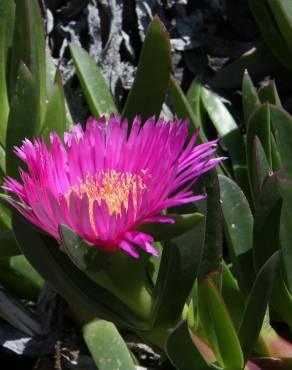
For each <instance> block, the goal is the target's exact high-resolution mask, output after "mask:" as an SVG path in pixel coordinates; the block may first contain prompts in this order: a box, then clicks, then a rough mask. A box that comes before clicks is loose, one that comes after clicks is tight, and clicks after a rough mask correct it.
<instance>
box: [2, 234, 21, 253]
mask: <svg viewBox="0 0 292 370" xmlns="http://www.w3.org/2000/svg"><path fill="white" fill-rule="evenodd" d="M0 244H1V248H0V258H7V257H13V256H18V255H19V254H21V251H20V249H19V247H18V245H17V243H16V240H15V237H14V234H13V232H12V231H11V230H0Z"/></svg>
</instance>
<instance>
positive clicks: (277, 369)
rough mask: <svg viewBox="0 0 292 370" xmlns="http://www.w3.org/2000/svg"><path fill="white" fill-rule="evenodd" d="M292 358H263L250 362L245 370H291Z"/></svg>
mask: <svg viewBox="0 0 292 370" xmlns="http://www.w3.org/2000/svg"><path fill="white" fill-rule="evenodd" d="M291 368H292V359H291V358H275V357H261V358H255V359H252V360H251V361H248V363H247V364H246V367H245V370H265V369H269V370H290V369H291Z"/></svg>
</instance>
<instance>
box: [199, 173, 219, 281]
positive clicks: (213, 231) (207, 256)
mask: <svg viewBox="0 0 292 370" xmlns="http://www.w3.org/2000/svg"><path fill="white" fill-rule="evenodd" d="M204 182H205V189H206V194H207V208H206V210H202V211H201V210H200V208H199V211H201V212H202V213H204V214H206V216H205V217H206V235H205V242H204V250H203V255H202V260H201V264H200V270H199V280H202V279H204V278H205V277H206V276H207V275H209V274H210V273H211V272H214V271H219V270H221V259H222V229H223V219H222V210H221V203H220V188H219V180H218V176H217V173H216V171H215V170H211V171H209V172H208V173H207V174H205V175H204Z"/></svg>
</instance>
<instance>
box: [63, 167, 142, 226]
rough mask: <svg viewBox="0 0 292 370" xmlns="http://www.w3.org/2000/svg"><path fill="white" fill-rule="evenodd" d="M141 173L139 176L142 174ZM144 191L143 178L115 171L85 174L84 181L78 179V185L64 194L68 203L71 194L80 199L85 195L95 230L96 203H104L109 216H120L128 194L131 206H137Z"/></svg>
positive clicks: (127, 201) (126, 205)
mask: <svg viewBox="0 0 292 370" xmlns="http://www.w3.org/2000/svg"><path fill="white" fill-rule="evenodd" d="M144 173H145V171H142V172H141V174H144ZM145 190H146V185H145V184H144V181H143V178H142V176H140V175H135V174H131V173H129V172H119V171H115V170H106V171H103V170H102V171H99V172H98V173H96V174H95V175H91V174H89V173H88V174H87V175H86V177H85V179H83V180H82V179H78V183H76V184H75V185H73V186H71V188H70V189H69V190H68V191H67V193H66V195H65V196H66V198H67V200H68V202H69V199H70V195H71V193H75V194H77V195H78V196H79V197H80V198H82V197H83V195H84V194H86V195H87V197H88V201H89V217H90V223H91V225H92V227H93V229H95V225H94V220H93V205H94V202H95V201H97V202H98V204H101V202H102V201H105V203H106V204H107V207H108V210H109V214H110V215H112V214H113V213H115V214H116V215H121V213H122V206H124V207H125V209H126V210H127V209H128V207H129V197H130V194H131V196H132V199H133V205H134V207H136V205H137V196H138V194H141V192H143V191H145Z"/></svg>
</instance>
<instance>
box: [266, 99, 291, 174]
mask: <svg viewBox="0 0 292 370" xmlns="http://www.w3.org/2000/svg"><path fill="white" fill-rule="evenodd" d="M270 112H271V122H272V126H273V129H274V136H275V140H276V144H277V150H278V151H279V153H280V157H281V162H282V165H283V166H284V167H285V169H286V170H287V175H286V176H287V177H288V178H291V179H292V117H291V116H290V115H289V113H288V112H286V111H284V110H283V109H281V108H280V107H276V106H274V105H272V106H271V107H270Z"/></svg>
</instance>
